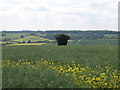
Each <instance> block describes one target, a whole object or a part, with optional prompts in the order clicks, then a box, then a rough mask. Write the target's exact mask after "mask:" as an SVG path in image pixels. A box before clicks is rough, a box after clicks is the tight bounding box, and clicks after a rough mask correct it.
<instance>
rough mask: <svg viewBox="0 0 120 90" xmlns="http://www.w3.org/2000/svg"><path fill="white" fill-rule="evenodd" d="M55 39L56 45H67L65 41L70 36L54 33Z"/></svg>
mask: <svg viewBox="0 0 120 90" xmlns="http://www.w3.org/2000/svg"><path fill="white" fill-rule="evenodd" d="M55 39H56V41H57V43H58V45H67V41H68V39H70V36H69V35H65V34H57V35H55Z"/></svg>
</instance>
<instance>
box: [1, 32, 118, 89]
mask: <svg viewBox="0 0 120 90" xmlns="http://www.w3.org/2000/svg"><path fill="white" fill-rule="evenodd" d="M23 34H24V36H25V35H26V36H25V37H23V38H20V36H21V35H23ZM13 35H14V34H13ZM17 35H18V34H17ZM17 35H16V36H14V37H13V36H11V38H10V37H9V39H10V41H9V42H12V44H7V45H3V46H2V71H3V72H2V81H3V82H2V86H3V88H118V87H119V83H118V82H119V81H120V79H119V77H118V76H119V72H118V71H119V67H118V43H117V42H118V39H117V35H116V34H115V35H108V34H107V35H104V36H106V37H105V38H104V39H97V40H96V39H95V40H87V39H84V40H82V39H79V40H75V39H71V40H69V42H68V45H67V46H57V45H56V43H52V42H53V41H54V40H53V39H50V38H46V37H44V36H45V35H46V34H43V35H44V36H43V37H38V36H33V35H30V33H22V34H20V33H19V37H17ZM37 35H40V36H42V34H38V33H37ZM5 37H7V34H6V36H5ZM30 37H33V38H30ZM107 37H108V38H107ZM27 38H29V39H27ZM4 39H5V38H4ZM112 39H114V40H112ZM23 40H24V41H25V43H18V42H20V41H21V42H22V41H23ZM28 40H31V42H34V41H35V40H38V41H41V40H42V41H46V40H48V41H49V42H46V43H45V44H44V43H43V42H41V43H27V41H28ZM106 41H107V42H106ZM5 42H6V41H4V43H5ZM7 42H8V41H7ZM32 44H33V45H32ZM35 44H36V45H35ZM37 44H38V45H37ZM42 44H43V45H42Z"/></svg>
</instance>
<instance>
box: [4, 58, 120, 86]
mask: <svg viewBox="0 0 120 90" xmlns="http://www.w3.org/2000/svg"><path fill="white" fill-rule="evenodd" d="M42 65H44V66H45V67H47V68H49V69H52V70H55V71H56V72H58V75H61V74H63V75H65V76H66V77H71V80H72V81H73V83H74V84H75V85H77V86H78V87H82V88H119V86H120V85H119V81H120V78H119V71H118V70H116V69H113V68H111V67H110V66H109V65H107V66H105V67H103V68H102V67H100V66H96V68H95V69H92V68H90V67H88V66H86V67H85V66H83V65H80V64H75V63H73V64H71V65H69V64H67V65H64V64H62V62H58V63H55V62H49V61H45V60H43V58H41V60H39V61H34V62H33V61H28V60H23V59H22V60H19V61H18V62H12V61H10V60H5V61H4V62H3V64H2V66H3V67H10V66H16V67H19V68H21V69H24V66H27V67H28V69H41V66H42Z"/></svg>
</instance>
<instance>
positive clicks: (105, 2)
mask: <svg viewBox="0 0 120 90" xmlns="http://www.w3.org/2000/svg"><path fill="white" fill-rule="evenodd" d="M118 1H119V0H0V30H8V31H9V30H12V31H17V30H118Z"/></svg>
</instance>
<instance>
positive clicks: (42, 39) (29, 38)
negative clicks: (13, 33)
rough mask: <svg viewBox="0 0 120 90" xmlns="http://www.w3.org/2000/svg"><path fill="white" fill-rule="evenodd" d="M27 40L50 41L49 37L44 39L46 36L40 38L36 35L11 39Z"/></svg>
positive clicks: (17, 40)
mask: <svg viewBox="0 0 120 90" xmlns="http://www.w3.org/2000/svg"><path fill="white" fill-rule="evenodd" d="M28 40H31V41H32V42H33V41H52V40H50V39H46V38H42V37H38V36H27V37H24V38H20V39H16V40H13V41H16V42H22V41H28Z"/></svg>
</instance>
